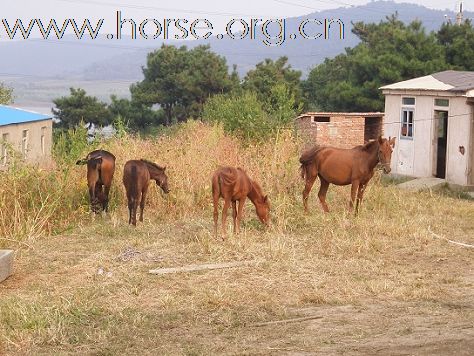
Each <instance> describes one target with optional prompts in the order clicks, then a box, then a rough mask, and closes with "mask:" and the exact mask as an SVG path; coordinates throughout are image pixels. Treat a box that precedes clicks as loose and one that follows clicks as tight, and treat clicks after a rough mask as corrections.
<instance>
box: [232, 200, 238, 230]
mask: <svg viewBox="0 0 474 356" xmlns="http://www.w3.org/2000/svg"><path fill="white" fill-rule="evenodd" d="M232 221H233V223H234V234H236V233H237V228H236V222H237V201H235V200H234V201H232Z"/></svg>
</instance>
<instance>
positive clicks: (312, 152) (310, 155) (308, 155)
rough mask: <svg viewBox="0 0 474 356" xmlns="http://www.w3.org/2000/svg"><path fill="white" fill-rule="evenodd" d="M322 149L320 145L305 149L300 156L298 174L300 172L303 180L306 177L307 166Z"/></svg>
mask: <svg viewBox="0 0 474 356" xmlns="http://www.w3.org/2000/svg"><path fill="white" fill-rule="evenodd" d="M321 149H323V147H322V146H320V145H314V146H313V147H311V148H309V149H307V150H306V151H304V152H303V153H302V154H301V157H300V163H301V166H300V172H301V178H302V179H305V178H306V176H307V173H308V172H307V168H308V166H309V165H310V164H311V163H313V162H314V159H315V158H316V155H317V154H318V152H319V151H321Z"/></svg>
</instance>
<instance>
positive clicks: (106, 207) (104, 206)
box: [102, 185, 110, 212]
mask: <svg viewBox="0 0 474 356" xmlns="http://www.w3.org/2000/svg"><path fill="white" fill-rule="evenodd" d="M109 192H110V185H104V200H103V201H102V209H103V210H104V211H105V212H108V211H109Z"/></svg>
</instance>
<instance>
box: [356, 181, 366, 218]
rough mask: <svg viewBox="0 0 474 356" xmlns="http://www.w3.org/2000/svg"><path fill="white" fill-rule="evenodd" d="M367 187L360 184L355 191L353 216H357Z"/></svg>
mask: <svg viewBox="0 0 474 356" xmlns="http://www.w3.org/2000/svg"><path fill="white" fill-rule="evenodd" d="M366 187H367V184H362V183H361V184H360V185H359V190H358V191H357V202H356V208H355V214H356V215H357V214H359V205H360V203H361V202H362V197H363V196H364V191H365V188H366Z"/></svg>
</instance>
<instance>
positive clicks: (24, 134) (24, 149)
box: [21, 129, 30, 159]
mask: <svg viewBox="0 0 474 356" xmlns="http://www.w3.org/2000/svg"><path fill="white" fill-rule="evenodd" d="M29 135H30V130H29V129H23V130H22V131H21V154H22V155H23V158H24V159H26V158H27V156H28V143H29V142H28V139H29Z"/></svg>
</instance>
